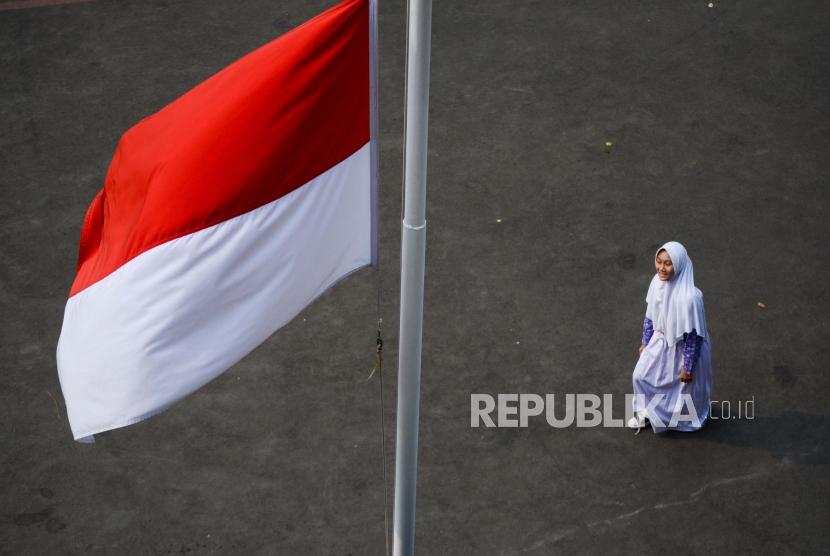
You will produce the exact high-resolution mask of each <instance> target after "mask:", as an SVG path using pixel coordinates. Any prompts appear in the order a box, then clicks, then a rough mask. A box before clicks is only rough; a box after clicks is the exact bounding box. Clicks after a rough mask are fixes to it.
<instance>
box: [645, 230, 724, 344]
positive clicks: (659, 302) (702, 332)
mask: <svg viewBox="0 0 830 556" xmlns="http://www.w3.org/2000/svg"><path fill="white" fill-rule="evenodd" d="M664 249H665V250H666V252H667V253H668V254H669V257H671V262H672V266H674V275H673V276H672V277H671V278H670V279H669V280H668V281H663V280H660V277H659V276H658V275H657V274H655V275H654V278H652V279H651V284H650V285H649V287H648V294H646V303H648V306H647V307H646V317H648V318H649V319H651V321H652V322H653V323H654V330H655V331H658V330H659V331H662V332H663V334H664V335H665V336H666V340H667V341H668V342H669V343H670V344H675V343H677V342H679V341H680V340H682V339H683V334H686V333H688V332H691V331H692V330H693V329H694V331H695V333H696V334H697V335H698V336H702V337H704V338H706V339H707V340H708V339H709V331H708V330H707V328H706V313H704V311H703V294H702V293H701V291H700V290H699V289H697V288H696V287H695V273H694V267H693V266H692V260H691V259H690V258H689V255H688V254H687V253H686V248H685V247H683V246H682V245H681V244H679V243H678V242H676V241H670V242H668V243H666V244H665V245H663V246H662V247H661V248H660V249H658V250H657V253H655V254H654V258H655V260H656V259H657V254H658V253H660V251H662V250H664Z"/></svg>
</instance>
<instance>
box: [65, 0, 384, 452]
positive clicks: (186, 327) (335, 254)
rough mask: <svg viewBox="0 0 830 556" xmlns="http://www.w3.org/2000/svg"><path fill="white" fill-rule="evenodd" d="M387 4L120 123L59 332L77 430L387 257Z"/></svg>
mask: <svg viewBox="0 0 830 556" xmlns="http://www.w3.org/2000/svg"><path fill="white" fill-rule="evenodd" d="M375 14H376V6H375V2H374V0H346V1H344V2H342V3H340V4H338V5H337V6H335V7H333V8H332V9H330V10H328V11H326V12H324V13H322V14H320V15H319V16H317V17H315V18H314V19H311V20H310V21H308V22H306V23H305V24H303V25H301V26H299V27H297V28H296V29H293V30H292V31H290V32H288V33H286V34H285V35H283V36H282V37H280V38H278V39H276V40H275V41H273V42H271V43H269V44H266V45H265V46H263V47H261V48H259V49H257V50H255V51H254V52H252V53H250V54H248V55H247V56H245V57H243V58H241V59H240V60H238V61H237V62H235V63H233V64H232V65H230V66H228V67H227V68H225V69H223V70H222V71H220V72H219V73H217V74H216V75H214V76H213V77H211V78H210V79H208V80H207V81H205V82H203V83H201V84H200V85H198V86H196V87H195V88H194V89H192V90H191V91H189V92H188V93H186V94H185V95H183V96H182V97H180V98H178V99H176V100H175V101H173V102H172V103H170V104H169V105H168V106H166V107H165V108H163V109H162V110H161V111H159V112H158V113H156V114H154V115H152V116H150V117H148V118H146V119H144V120H142V121H141V122H139V123H138V124H137V125H135V126H134V127H133V128H131V129H130V130H129V131H127V132H126V133H125V134H124V135H123V137H122V138H121V140H120V142H119V143H118V147H117V149H116V151H115V155H114V156H113V159H112V162H111V163H110V167H109V170H108V173H107V176H106V180H105V183H104V187H103V189H101V191H100V192H99V193H98V195H97V197H95V199H94V200H93V202H92V204H91V206H90V207H89V210H88V211H87V214H86V217H85V219H84V223H83V228H82V231H81V243H80V252H79V257H78V272H77V276H76V278H75V282H74V283H73V285H72V289H71V291H70V295H69V300H68V301H67V303H66V310H65V313H64V320H63V328H62V330H61V336H60V340H59V341H58V349H57V363H58V374H59V376H60V382H61V388H62V390H63V395H64V398H65V400H66V408H67V412H68V416H69V422H70V425H71V427H72V433H73V435H74V437H75V439H76V440H87V439H88V437H91V435H93V434H95V433H98V432H102V431H105V430H110V429H114V428H118V427H123V426H126V425H129V424H132V423H135V422H138V421H141V420H142V419H146V418H148V417H150V416H152V415H155V414H157V413H159V412H161V411H163V410H165V409H166V408H167V407H169V406H170V405H171V404H173V403H174V402H176V401H177V400H179V399H181V398H183V397H184V396H186V395H188V394H190V393H191V392H193V391H194V390H196V389H198V388H199V387H201V386H202V385H204V384H205V383H207V382H208V381H210V380H212V379H213V378H215V377H216V376H217V375H219V374H221V373H222V372H223V371H225V370H226V369H228V367H230V366H231V365H233V364H234V363H236V362H237V361H239V360H240V359H241V358H242V357H244V356H245V355H246V354H247V353H249V352H250V351H251V350H252V349H254V348H255V347H256V346H257V345H259V344H260V343H262V342H263V341H264V340H265V339H266V338H268V336H270V335H271V334H272V333H273V332H274V331H275V330H277V329H278V328H280V327H281V326H283V325H285V324H286V323H287V322H289V321H290V320H291V319H292V318H293V317H294V316H296V315H297V314H298V313H299V312H300V311H301V310H302V309H303V308H304V307H305V306H306V305H308V304H309V303H310V302H311V301H313V300H314V299H315V298H316V297H317V296H319V295H320V294H321V293H323V292H324V291H325V290H326V289H327V288H329V287H330V286H331V285H332V284H334V283H335V282H337V281H338V280H339V279H341V278H343V277H344V276H346V275H347V274H349V273H351V272H353V271H355V270H357V269H359V268H362V267H364V266H367V265H369V264H372V263H374V262H375V261H376V257H377V242H376V238H377V229H376V228H377V219H376V210H375V206H376V200H375V197H376V186H375V183H376V180H375V176H376V145H375V133H374V131H373V128H374V127H375V122H376V118H375V114H376V110H377V107H376V101H375V98H376V95H375V91H376V87H375V83H376V75H375V60H376V55H377V54H376V41H375ZM89 440H91V438H89Z"/></svg>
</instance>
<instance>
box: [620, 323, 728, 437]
mask: <svg viewBox="0 0 830 556" xmlns="http://www.w3.org/2000/svg"><path fill="white" fill-rule="evenodd" d="M701 340H702V344H701V346H700V359H698V362H697V366H696V368H695V372H694V373H692V382H689V383H683V382H680V378H679V376H680V369H681V367H683V342H682V341H680V342H677V343H676V344H673V345H669V343H668V342H667V341H666V337H665V335H664V334H663V333H662V332H661V331H658V330H655V331H654V334H653V335H652V336H651V340H649V342H648V345H647V346H646V347H645V349H643V351H642V352H641V353H640V359H639V360H638V361H637V365H636V366H635V367H634V375H633V383H634V411H635V412H636V411H644V410H645V409H646V406H648V411H647V412H646V413H647V417H648V418H649V422H650V424H651V428H652V430H654V432H663V431H665V430H669V429H671V430H679V431H694V430H697V429H699V428H700V427H702V426H703V423H704V422H705V421H706V419H707V417H709V404H710V400H711V396H712V355H711V348H710V346H709V340H708V338H707V339H701ZM638 394H640V395H641V397H640V396H638ZM691 408H694V414H693V412H692V411H691ZM695 415H696V417H697V418H696V419H694V418H691V419H690V417H694V416H695ZM672 417H674V421H672Z"/></svg>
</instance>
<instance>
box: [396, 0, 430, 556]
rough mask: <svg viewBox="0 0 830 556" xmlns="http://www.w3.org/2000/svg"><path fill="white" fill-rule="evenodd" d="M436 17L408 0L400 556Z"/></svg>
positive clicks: (405, 549) (415, 378)
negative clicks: (433, 34) (432, 34)
mask: <svg viewBox="0 0 830 556" xmlns="http://www.w3.org/2000/svg"><path fill="white" fill-rule="evenodd" d="M431 20H432V0H409V14H408V17H407V57H406V60H407V64H406V120H405V122H406V124H405V127H406V131H405V144H404V211H403V212H404V216H403V223H402V231H401V316H400V333H399V335H398V338H399V339H400V340H399V348H398V426H397V437H396V442H395V535H394V554H395V556H409V555H411V554H413V553H414V550H415V484H416V480H417V474H418V405H419V400H420V394H421V335H422V330H423V314H424V255H425V251H426V219H425V213H426V192H427V184H426V180H427V121H428V116H429V54H430V35H431V29H430V27H431Z"/></svg>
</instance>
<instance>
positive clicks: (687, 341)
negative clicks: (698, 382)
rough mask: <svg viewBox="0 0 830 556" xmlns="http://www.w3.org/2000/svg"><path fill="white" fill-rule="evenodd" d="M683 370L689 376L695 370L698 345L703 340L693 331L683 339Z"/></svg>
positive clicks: (698, 354) (698, 353) (698, 350)
mask: <svg viewBox="0 0 830 556" xmlns="http://www.w3.org/2000/svg"><path fill="white" fill-rule="evenodd" d="M683 342H684V345H683V368H684V369H686V372H687V373H689V374H691V373H693V372H695V369H696V368H697V360H698V358H699V357H700V345H701V344H702V343H703V340H702V339H701V337H700V336H698V335H697V333H696V332H695V330H694V329H692V331H691V332H689V333H688V334H686V337H685V338H684V339H683Z"/></svg>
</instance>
